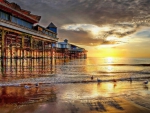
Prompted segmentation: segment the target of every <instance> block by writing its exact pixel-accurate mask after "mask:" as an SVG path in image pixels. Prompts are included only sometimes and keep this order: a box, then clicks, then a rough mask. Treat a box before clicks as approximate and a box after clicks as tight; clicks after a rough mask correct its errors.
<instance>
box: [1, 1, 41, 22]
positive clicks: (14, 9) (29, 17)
mask: <svg viewBox="0 0 150 113" xmlns="http://www.w3.org/2000/svg"><path fill="white" fill-rule="evenodd" d="M0 7H1V10H3V11H5V12H8V13H11V14H12V15H13V16H16V17H19V18H21V19H24V20H26V21H28V22H30V23H38V22H39V20H40V19H41V16H37V15H33V14H31V12H30V11H27V10H24V9H21V7H20V6H19V5H18V4H16V3H9V2H8V1H7V0H0Z"/></svg>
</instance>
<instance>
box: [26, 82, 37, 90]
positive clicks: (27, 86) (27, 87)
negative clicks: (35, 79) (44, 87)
mask: <svg viewBox="0 0 150 113" xmlns="http://www.w3.org/2000/svg"><path fill="white" fill-rule="evenodd" d="M32 87H39V83H36V84H35V85H34V86H32ZM32 87H31V86H29V85H24V88H26V89H29V88H32Z"/></svg>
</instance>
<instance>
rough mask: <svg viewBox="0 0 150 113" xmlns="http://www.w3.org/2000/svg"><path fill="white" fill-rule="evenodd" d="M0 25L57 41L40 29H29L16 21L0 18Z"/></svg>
mask: <svg viewBox="0 0 150 113" xmlns="http://www.w3.org/2000/svg"><path fill="white" fill-rule="evenodd" d="M0 26H4V27H7V28H11V29H14V30H17V31H21V32H24V33H27V34H31V35H35V36H38V37H42V38H45V39H51V40H54V41H58V38H53V37H51V36H49V35H47V34H44V33H42V32H40V31H36V30H34V29H29V28H27V27H24V26H21V25H18V24H16V23H13V22H10V21H7V20H3V19H0Z"/></svg>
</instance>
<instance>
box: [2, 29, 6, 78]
mask: <svg viewBox="0 0 150 113" xmlns="http://www.w3.org/2000/svg"><path fill="white" fill-rule="evenodd" d="M5 34H6V31H4V30H2V31H1V38H2V45H1V48H2V49H1V72H2V75H3V74H4V58H5V48H4V46H5Z"/></svg>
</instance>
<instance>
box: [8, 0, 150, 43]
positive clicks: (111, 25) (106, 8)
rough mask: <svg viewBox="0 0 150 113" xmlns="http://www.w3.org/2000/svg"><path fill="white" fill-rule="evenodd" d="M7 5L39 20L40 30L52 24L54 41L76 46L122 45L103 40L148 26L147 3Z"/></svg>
mask: <svg viewBox="0 0 150 113" xmlns="http://www.w3.org/2000/svg"><path fill="white" fill-rule="evenodd" d="M8 1H9V2H16V3H18V4H19V5H20V6H21V8H23V9H26V10H30V11H31V13H33V14H37V15H40V16H42V19H41V21H40V24H42V25H43V26H46V27H47V25H48V24H49V23H50V22H53V23H54V24H56V26H57V27H58V29H59V32H58V35H59V36H58V37H60V38H61V39H64V38H68V39H69V40H70V42H72V43H76V44H80V43H81V44H83V45H103V44H118V43H121V42H122V41H119V40H111V41H108V40H106V39H107V37H110V36H116V37H118V38H125V37H126V36H129V35H131V34H133V33H136V32H138V30H139V29H140V27H141V26H147V27H149V26H150V7H149V6H150V0H63V2H62V1H61V0H32V1H31V0H8ZM60 28H62V29H60ZM91 29H95V30H97V31H100V32H97V31H96V32H95V34H97V35H96V36H95V35H94V34H93V35H92V32H93V31H95V30H93V31H91ZM93 33H94V32H93ZM104 39H105V40H104Z"/></svg>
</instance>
